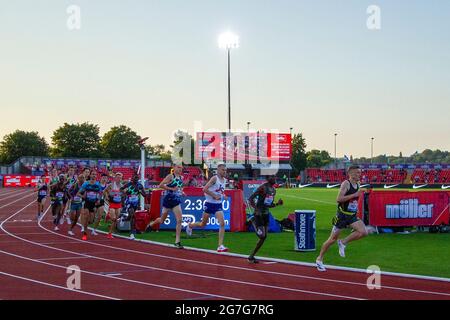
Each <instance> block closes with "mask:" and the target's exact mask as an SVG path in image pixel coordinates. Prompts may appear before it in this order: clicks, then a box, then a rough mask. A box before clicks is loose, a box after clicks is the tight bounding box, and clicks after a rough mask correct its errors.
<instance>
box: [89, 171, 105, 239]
mask: <svg viewBox="0 0 450 320" xmlns="http://www.w3.org/2000/svg"><path fill="white" fill-rule="evenodd" d="M108 179H109V178H108V175H107V174H105V173H102V178H101V179H100V192H101V199H100V203H99V204H98V205H97V210H96V214H95V221H94V227H93V229H92V231H91V235H93V236H98V233H97V232H95V230H97V229H98V225H99V224H100V220H101V219H102V217H103V213H104V212H105V197H104V195H103V192H104V191H105V189H106V187H107V186H108Z"/></svg>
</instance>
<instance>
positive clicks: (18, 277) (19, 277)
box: [0, 271, 120, 300]
mask: <svg viewBox="0 0 450 320" xmlns="http://www.w3.org/2000/svg"><path fill="white" fill-rule="evenodd" d="M0 274H1V275H4V276H8V277H11V278H16V279H21V280H25V281H29V282H33V283H37V284H41V285H44V286H48V287H52V288H58V289H63V290H66V291H70V292H76V293H80V294H86V295H90V296H94V297H98V298H105V299H108V300H120V299H118V298H113V297H108V296H104V295H101V294H96V293H93V292H89V291H82V290H73V289H69V288H67V287H62V286H58V285H56V284H51V283H48V282H43V281H39V280H34V279H30V278H25V277H21V276H18V275H15V274H11V273H6V272H3V271H0Z"/></svg>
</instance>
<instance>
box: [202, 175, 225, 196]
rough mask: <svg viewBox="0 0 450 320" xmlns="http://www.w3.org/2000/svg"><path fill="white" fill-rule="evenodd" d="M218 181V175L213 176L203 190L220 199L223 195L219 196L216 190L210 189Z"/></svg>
mask: <svg viewBox="0 0 450 320" xmlns="http://www.w3.org/2000/svg"><path fill="white" fill-rule="evenodd" d="M216 181H217V176H214V177H212V178H211V179H210V180H209V181H208V183H207V184H206V186H205V187H204V188H203V192H204V193H206V194H207V195H209V196H211V197H212V198H213V199H216V200H220V199H221V197H219V196H218V195H217V194H215V193H214V192H212V191H210V190H209V188H211V187H212V185H213V184H215V183H216Z"/></svg>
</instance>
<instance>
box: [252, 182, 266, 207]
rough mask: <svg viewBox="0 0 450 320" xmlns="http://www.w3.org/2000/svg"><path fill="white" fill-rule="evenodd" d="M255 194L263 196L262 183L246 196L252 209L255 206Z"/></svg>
mask: <svg viewBox="0 0 450 320" xmlns="http://www.w3.org/2000/svg"><path fill="white" fill-rule="evenodd" d="M257 196H264V187H263V186H262V185H261V186H259V187H258V189H256V191H255V192H254V193H253V194H252V195H251V196H250V197H249V198H248V202H250V205H251V206H252V208H253V209H255V208H256V205H255V198H256V197H257Z"/></svg>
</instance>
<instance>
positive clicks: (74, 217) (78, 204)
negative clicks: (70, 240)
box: [68, 174, 85, 236]
mask: <svg viewBox="0 0 450 320" xmlns="http://www.w3.org/2000/svg"><path fill="white" fill-rule="evenodd" d="M84 182H85V178H84V175H82V174H80V175H79V176H78V181H77V182H76V183H75V184H74V185H72V187H70V189H69V198H70V219H71V221H72V223H71V225H70V227H69V231H68V234H69V235H70V236H74V235H75V234H74V233H73V228H74V227H75V226H76V225H77V222H78V219H79V218H80V214H81V210H82V209H83V199H82V198H81V197H80V196H79V195H77V194H78V191H80V189H81V187H82V185H83V184H84Z"/></svg>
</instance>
